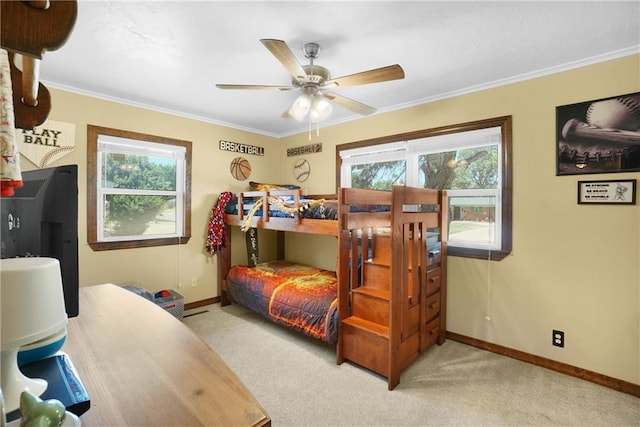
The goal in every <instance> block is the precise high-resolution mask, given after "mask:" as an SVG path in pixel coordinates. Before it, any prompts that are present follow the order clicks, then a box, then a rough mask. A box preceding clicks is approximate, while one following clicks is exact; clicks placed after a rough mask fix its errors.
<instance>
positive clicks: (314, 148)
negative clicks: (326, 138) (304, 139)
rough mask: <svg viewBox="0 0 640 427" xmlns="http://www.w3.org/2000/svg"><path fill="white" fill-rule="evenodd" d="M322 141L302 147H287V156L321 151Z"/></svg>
mask: <svg viewBox="0 0 640 427" xmlns="http://www.w3.org/2000/svg"><path fill="white" fill-rule="evenodd" d="M321 151H322V143H321V142H319V143H317V144H309V145H303V146H302V147H293V148H287V157H293V156H302V155H304V154H312V153H320V152H321Z"/></svg>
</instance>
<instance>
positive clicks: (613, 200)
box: [578, 179, 636, 205]
mask: <svg viewBox="0 0 640 427" xmlns="http://www.w3.org/2000/svg"><path fill="white" fill-rule="evenodd" d="M587 203H588V204H614V205H635V204H636V180H635V179H626V180H620V181H616V180H608V181H578V204H587Z"/></svg>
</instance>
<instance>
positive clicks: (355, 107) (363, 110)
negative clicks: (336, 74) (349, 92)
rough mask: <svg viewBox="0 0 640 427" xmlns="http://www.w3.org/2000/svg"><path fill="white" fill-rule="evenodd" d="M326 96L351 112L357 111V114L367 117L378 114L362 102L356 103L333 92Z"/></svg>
mask: <svg viewBox="0 0 640 427" xmlns="http://www.w3.org/2000/svg"><path fill="white" fill-rule="evenodd" d="M324 95H325V96H326V97H327V98H329V99H330V100H332V101H333V102H335V103H336V104H339V105H342V106H343V107H345V108H348V109H349V110H351V111H355V112H356V113H359V114H362V115H365V116H368V115H369V114H373V113H375V112H376V109H375V108H373V107H371V106H369V105H367V104H363V103H362V102H358V101H355V100H353V99H351V98H347V97H346V96H342V95H337V94H335V93H331V92H328V93H325V94H324Z"/></svg>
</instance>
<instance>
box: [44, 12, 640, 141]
mask: <svg viewBox="0 0 640 427" xmlns="http://www.w3.org/2000/svg"><path fill="white" fill-rule="evenodd" d="M262 38H274V39H280V40H284V41H286V42H287V44H288V45H289V47H290V48H291V50H292V51H293V52H294V54H295V55H296V56H297V57H298V60H299V62H300V63H301V64H306V63H307V60H306V59H305V58H304V55H303V53H302V46H303V45H304V44H305V43H306V42H312V41H313V42H317V43H319V44H320V45H321V47H322V51H321V53H320V56H319V58H318V59H317V60H316V61H315V63H316V64H318V65H322V66H325V67H327V68H328V69H329V70H330V71H331V73H332V76H333V77H339V76H343V75H348V74H352V73H357V72H360V71H365V70H368V69H372V68H378V67H382V66H386V65H391V64H396V63H397V64H400V65H401V66H402V67H403V68H404V71H405V78H404V79H403V80H396V81H391V82H384V83H375V84H370V85H365V86H357V87H346V88H338V89H334V90H333V91H334V92H336V93H338V94H340V95H343V96H347V97H349V98H352V99H355V100H358V101H360V102H363V103H365V104H368V105H371V106H373V107H376V108H377V109H378V111H377V113H376V114H379V113H382V112H387V111H392V110H396V109H400V108H406V107H409V106H413V105H417V104H422V103H426V102H430V101H434V100H438V99H443V98H447V97H451V96H454V95H458V94H463V93H468V92H473V91H477V90H481V89H484V88H488V87H494V86H498V85H502V84H507V83H511V82H514V81H520V80H524V79H528V78H533V77H537V76H540V75H545V74H550V73H554V72H558V71H562V70H566V69H570V68H575V67H579V66H583V65H588V64H591V63H594V62H601V61H604V60H608V59H613V58H617V57H622V56H626V55H630V54H635V53H639V52H640V1H627V2H612V1H601V2H598V1H582V2H565V1H550V2H543V1H528V2H512V1H474V2H459V1H449V2H447V1H441V2H435V1H410V2H400V1H357V2H343V1H287V2H276V1H261V2H251V1H233V2H220V1H116V2H108V1H86V0H79V1H78V19H77V23H76V26H75V28H74V30H73V33H72V34H71V37H70V38H69V40H68V41H67V43H66V44H65V45H64V46H63V47H62V48H60V49H59V50H57V51H52V52H47V53H46V54H45V55H44V59H43V61H42V65H41V74H40V76H41V80H42V81H43V82H44V84H45V85H47V86H49V87H53V88H58V89H64V90H69V91H73V92H78V93H83V94H88V95H92V96H97V97H100V98H106V99H110V100H114V101H119V102H125V103H128V104H132V105H137V106H143V107H147V108H152V109H154V110H159V111H164V112H169V113H173V114H178V115H181V116H186V117H190V118H195V119H198V120H203V121H206V122H211V123H216V124H222V125H225V126H231V127H234V128H238V129H243V130H249V131H253V132H257V133H260V134H265V135H269V136H276V137H282V136H287V135H292V134H295V133H299V132H304V131H306V130H307V129H308V123H306V122H302V123H301V122H297V121H295V120H293V119H285V118H282V117H281V115H282V113H283V112H284V111H285V110H287V109H288V108H289V106H290V105H291V103H292V102H293V100H294V99H295V98H296V97H297V96H298V95H299V92H297V91H286V92H278V91H258V90H221V89H217V88H216V87H215V84H216V83H234V84H267V85H289V84H290V81H291V80H290V76H289V74H288V72H287V71H286V69H285V68H284V67H283V66H282V65H281V64H280V63H279V62H278V61H277V60H276V59H275V57H274V56H273V55H272V54H271V53H270V52H269V51H268V50H267V49H266V48H265V47H264V46H263V45H262V44H261V43H260V41H259V40H260V39H262ZM611 77H612V78H615V76H611ZM639 80H640V76H639ZM559 89H561V88H559ZM612 95H613V94H612ZM577 101H578V100H577ZM53 102H54V103H55V98H54V99H53ZM360 117H361V116H358V115H356V114H354V113H352V112H351V111H349V110H346V109H344V108H343V107H341V106H338V105H336V106H335V107H334V112H333V114H332V115H331V117H330V118H329V119H328V120H326V121H324V122H322V124H321V125H322V126H327V125H331V124H335V123H340V122H345V121H349V120H354V119H358V118H360Z"/></svg>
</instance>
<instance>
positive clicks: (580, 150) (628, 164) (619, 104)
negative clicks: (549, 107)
mask: <svg viewBox="0 0 640 427" xmlns="http://www.w3.org/2000/svg"><path fill="white" fill-rule="evenodd" d="M556 143H557V147H556V149H557V161H556V166H557V167H556V175H577V174H592V173H614V172H637V171H640V92H635V93H629V94H626V95H618V96H613V97H610V98H603V99H596V100H593V101H587V102H581V103H579V104H571V105H563V106H560V107H556Z"/></svg>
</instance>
